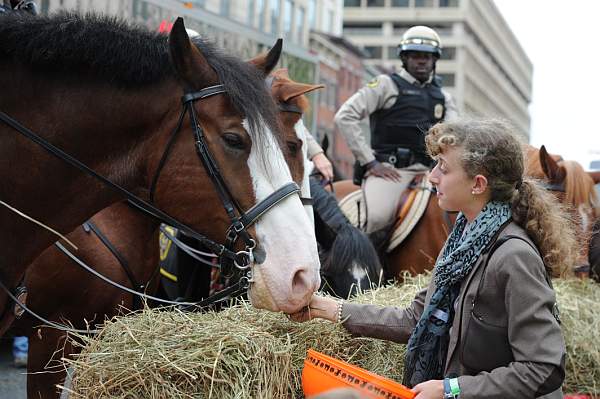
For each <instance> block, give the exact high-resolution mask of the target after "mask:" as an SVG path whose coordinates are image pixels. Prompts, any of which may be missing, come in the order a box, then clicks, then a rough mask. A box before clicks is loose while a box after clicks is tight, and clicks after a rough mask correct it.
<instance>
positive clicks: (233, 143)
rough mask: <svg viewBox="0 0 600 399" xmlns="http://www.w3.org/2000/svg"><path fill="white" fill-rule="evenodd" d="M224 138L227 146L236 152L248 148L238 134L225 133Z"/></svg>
mask: <svg viewBox="0 0 600 399" xmlns="http://www.w3.org/2000/svg"><path fill="white" fill-rule="evenodd" d="M222 138H223V141H225V144H227V146H229V147H231V148H234V149H236V150H243V149H244V148H246V143H244V140H243V139H242V138H241V137H240V135H238V134H236V133H225V134H224V135H223V136H222Z"/></svg>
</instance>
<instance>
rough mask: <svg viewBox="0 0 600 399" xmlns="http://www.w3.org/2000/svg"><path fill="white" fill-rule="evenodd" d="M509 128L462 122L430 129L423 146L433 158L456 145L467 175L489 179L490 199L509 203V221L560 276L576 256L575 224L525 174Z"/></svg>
mask: <svg viewBox="0 0 600 399" xmlns="http://www.w3.org/2000/svg"><path fill="white" fill-rule="evenodd" d="M513 130H514V129H513V128H512V127H511V126H510V125H509V124H508V123H506V122H505V121H502V120H499V119H467V118H461V119H457V120H453V121H450V122H443V123H438V124H436V125H434V126H433V127H432V128H431V129H430V130H429V133H428V134H427V136H426V137H425V142H426V145H427V150H428V152H429V154H430V155H431V157H432V158H435V157H436V156H437V155H438V154H440V153H442V152H444V150H445V149H446V148H448V147H460V148H461V149H462V157H461V163H462V167H463V169H464V170H465V172H466V173H467V175H468V176H469V177H474V176H476V175H478V174H481V175H483V176H485V177H486V178H487V180H488V187H489V189H490V196H491V200H493V201H501V202H508V203H510V204H511V207H512V217H513V220H514V221H515V223H517V224H518V225H519V226H521V227H523V228H524V229H525V231H526V232H527V234H528V235H529V237H530V238H531V239H532V241H533V242H534V244H535V245H536V246H537V248H538V249H539V250H540V253H541V255H542V259H543V260H544V264H545V265H546V269H547V270H548V271H549V272H550V273H551V274H552V275H553V276H555V277H558V276H564V275H566V274H568V273H570V272H571V271H572V267H573V266H574V265H575V262H576V258H577V254H578V253H579V251H578V247H579V244H578V241H577V240H576V238H575V229H574V224H573V221H572V220H571V217H570V216H569V214H568V212H567V211H566V210H565V209H564V208H563V206H562V205H561V204H560V203H559V202H558V200H557V199H556V198H555V197H554V196H553V195H552V194H551V193H550V192H548V191H546V190H545V189H544V188H543V187H542V186H541V185H540V184H539V183H537V182H536V181H535V180H534V179H530V178H526V177H524V176H523V171H524V160H523V143H522V141H521V140H520V139H519V138H518V137H517V135H516V134H514V133H513Z"/></svg>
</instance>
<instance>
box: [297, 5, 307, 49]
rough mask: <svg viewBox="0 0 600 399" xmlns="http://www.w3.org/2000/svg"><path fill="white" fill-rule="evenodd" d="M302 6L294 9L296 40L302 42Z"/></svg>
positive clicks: (303, 12)
mask: <svg viewBox="0 0 600 399" xmlns="http://www.w3.org/2000/svg"><path fill="white" fill-rule="evenodd" d="M304 14H305V11H304V7H302V6H299V7H298V8H297V9H296V42H297V43H302V42H303V39H304Z"/></svg>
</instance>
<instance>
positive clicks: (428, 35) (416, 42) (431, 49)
mask: <svg viewBox="0 0 600 399" xmlns="http://www.w3.org/2000/svg"><path fill="white" fill-rule="evenodd" d="M405 51H422V52H425V53H432V54H433V55H435V56H436V57H437V58H440V56H441V55H442V42H441V40H440V37H439V36H438V34H437V33H436V32H435V31H434V30H433V29H431V28H430V27H428V26H423V25H418V26H413V27H412V28H409V29H408V30H407V31H406V32H404V35H402V40H401V41H400V45H399V46H398V55H402V53H403V52H405Z"/></svg>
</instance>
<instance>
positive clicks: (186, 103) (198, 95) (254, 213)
mask: <svg viewBox="0 0 600 399" xmlns="http://www.w3.org/2000/svg"><path fill="white" fill-rule="evenodd" d="M223 93H226V89H225V87H224V86H223V85H221V84H219V85H214V86H209V87H206V88H203V89H201V90H199V91H196V92H191V93H186V94H184V95H183V97H182V99H181V100H182V112H181V115H180V117H179V120H178V124H177V127H176V129H175V131H174V132H173V133H172V135H171V137H170V139H169V142H168V143H167V146H166V148H165V151H164V153H163V156H162V157H161V160H160V162H159V167H158V169H157V171H156V173H155V176H154V177H153V179H152V185H151V188H150V190H151V193H153V191H154V190H155V187H156V182H157V180H158V175H159V174H160V171H161V170H162V168H163V166H164V165H165V163H166V161H167V158H168V153H169V151H170V148H171V147H172V144H173V142H174V138H175V136H176V135H177V133H178V132H179V130H181V126H182V123H183V119H184V117H185V115H186V114H189V118H190V123H191V125H192V130H193V134H194V138H195V147H196V153H197V154H198V157H199V158H200V160H201V161H202V164H203V166H204V168H205V169H206V171H207V173H208V175H209V176H210V178H211V180H212V183H213V186H214V187H215V190H216V191H217V193H218V195H219V197H220V199H221V202H222V204H223V207H224V208H225V211H226V213H227V215H228V216H229V219H230V220H231V226H230V227H229V229H228V230H227V235H226V236H227V237H226V244H225V245H223V244H220V243H217V242H215V241H213V240H211V239H210V238H208V237H206V236H205V235H202V234H200V233H197V232H196V231H194V230H193V229H192V228H190V227H188V226H187V225H185V224H183V223H181V222H179V221H178V220H176V219H174V218H173V217H171V216H169V215H168V214H166V213H165V212H163V211H161V210H160V209H158V208H157V207H155V206H154V205H152V204H151V203H149V202H147V201H144V200H142V199H141V198H139V197H138V196H136V195H135V194H133V193H131V192H130V191H128V190H127V189H125V188H123V187H122V186H120V185H118V184H116V183H114V182H112V181H110V180H109V179H107V178H106V177H104V176H102V175H100V174H98V173H97V172H95V171H94V170H93V169H91V168H90V167H88V166H87V165H85V164H83V163H82V162H80V161H78V160H77V159H75V158H74V157H72V156H71V155H69V154H67V153H66V152H64V151H63V150H61V149H60V148H58V147H56V146H54V145H52V144H51V143H49V142H48V141H47V140H45V139H43V138H42V137H40V136H39V135H37V134H36V133H34V132H33V131H31V130H30V129H28V128H26V127H25V126H23V125H22V124H21V123H19V122H18V121H16V120H15V119H13V118H11V117H10V116H8V115H7V114H5V113H4V112H2V111H0V121H2V122H4V123H5V124H6V125H8V126H10V127H12V128H13V129H14V130H16V131H17V132H19V133H21V134H22V135H23V136H25V137H27V138H28V139H29V140H31V141H33V142H34V143H36V144H38V145H39V146H41V147H43V148H44V149H45V150H46V151H47V152H49V153H50V154H51V155H54V156H55V157H57V158H59V159H61V160H63V161H65V162H67V163H68V164H70V165H72V166H74V167H76V168H77V169H79V170H81V171H83V172H84V173H86V174H88V175H90V176H92V177H94V178H96V179H97V180H99V181H101V182H102V183H103V184H104V185H106V186H108V187H110V188H112V189H114V190H115V191H117V192H119V193H120V194H122V195H123V196H124V197H126V198H127V200H128V201H129V203H130V204H132V205H134V206H135V207H136V208H138V209H139V210H141V211H143V212H145V213H146V214H148V215H151V216H153V217H155V218H157V219H159V220H161V221H162V222H164V223H165V224H168V225H170V226H173V227H175V228H177V229H179V230H180V231H182V232H184V233H185V234H187V235H188V236H190V237H192V238H194V239H196V240H197V241H199V242H200V243H201V244H202V245H203V246H205V247H206V248H208V249H209V250H210V251H212V252H213V253H215V254H216V255H217V256H218V257H219V258H220V259H221V262H223V261H224V260H226V261H228V263H233V264H235V266H236V267H237V268H238V269H239V270H240V271H246V270H247V269H250V267H251V265H252V264H254V256H253V250H254V248H255V246H256V241H255V240H254V239H253V238H252V237H251V235H250V233H249V232H248V231H247V228H248V227H250V226H251V225H252V224H253V223H255V222H256V221H257V220H258V219H259V218H260V217H261V216H262V215H263V214H264V213H265V212H267V211H268V210H269V209H271V208H272V207H274V206H275V205H277V204H278V203H279V202H281V201H283V200H284V199H285V198H287V197H289V196H291V195H294V194H299V192H300V188H299V187H298V185H297V184H296V183H294V182H290V183H288V184H285V185H284V186H282V187H281V188H279V189H278V190H276V191H275V192H273V193H271V194H270V195H269V196H268V197H267V198H265V199H264V200H262V201H261V202H259V203H257V204H256V205H254V206H253V207H252V208H251V209H250V210H249V211H248V212H246V213H244V212H243V211H242V210H241V208H240V206H239V204H238V203H237V202H236V201H235V199H234V197H233V195H232V194H231V192H230V191H229V189H228V187H227V185H226V184H225V181H224V179H223V177H222V175H221V172H220V171H219V168H218V167H217V164H216V162H215V160H214V158H213V157H212V155H211V154H210V151H209V149H208V145H207V144H206V141H205V134H204V129H203V128H202V126H201V125H200V123H199V118H198V116H197V114H196V110H195V108H194V106H193V103H194V102H195V101H197V100H202V99H206V98H208V97H211V96H214V95H217V94H223ZM236 210H237V213H238V214H239V216H238V215H236ZM238 237H241V238H242V239H243V241H244V243H245V249H244V250H243V251H238V252H235V251H234V248H233V246H234V244H235V241H236V239H237V238H238ZM56 245H57V247H58V248H59V249H61V248H60V247H61V246H62V245H61V244H60V243H56ZM63 249H64V251H66V248H64V247H63ZM63 249H61V251H63ZM64 251H63V252H64ZM67 252H68V251H67ZM71 255H72V254H71ZM75 258H76V257H75ZM74 260H75V259H74ZM77 261H79V259H77ZM77 261H76V262H77ZM80 262H81V261H79V262H77V263H78V264H80V265H81V264H82V263H83V262H81V263H80ZM86 266H87V265H86ZM92 270H93V269H92ZM251 282H252V273H251V270H247V272H246V273H245V275H244V276H242V277H241V278H240V279H239V281H238V283H236V284H234V285H233V286H231V287H229V288H227V289H225V290H223V291H220V292H218V293H216V294H215V295H213V296H211V297H209V298H207V299H206V300H204V301H201V302H198V303H196V302H190V303H184V304H185V305H190V306H203V305H201V304H204V303H213V302H214V301H218V300H219V299H222V297H225V296H227V295H229V294H230V293H233V292H236V293H237V292H238V291H239V293H243V292H245V291H246V290H247V288H248V287H249V285H250V283H251ZM112 283H114V282H112ZM114 284H115V285H116V284H117V283H114ZM0 288H2V289H3V290H4V291H6V293H7V294H8V296H9V297H10V298H11V299H12V300H13V301H15V300H16V299H17V298H16V297H15V296H14V295H13V294H12V292H11V291H10V289H8V288H7V287H6V286H5V285H4V284H2V283H1V282H0ZM123 289H125V291H128V292H129V291H131V293H134V294H136V295H140V296H143V297H147V296H146V295H145V294H140V293H138V292H136V291H133V290H130V289H129V288H127V287H123ZM238 295H239V294H238ZM213 298H214V299H213ZM152 299H153V300H155V299H154V298H152ZM157 299H158V298H157ZM209 300H211V301H210V302H209ZM160 301H163V300H160ZM16 303H17V305H19V306H21V307H22V308H23V309H24V310H26V311H27V312H28V313H30V314H32V315H34V317H37V318H38V319H39V316H37V315H35V314H34V313H33V312H31V310H29V309H28V308H27V307H26V306H25V305H24V304H22V303H21V302H18V301H17V302H16ZM166 303H173V304H182V303H181V302H166ZM7 306H8V304H7ZM5 311H6V310H5ZM5 311H3V313H2V314H4V312H5ZM44 322H46V321H44ZM49 324H51V325H53V326H54V325H55V324H56V323H49Z"/></svg>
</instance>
